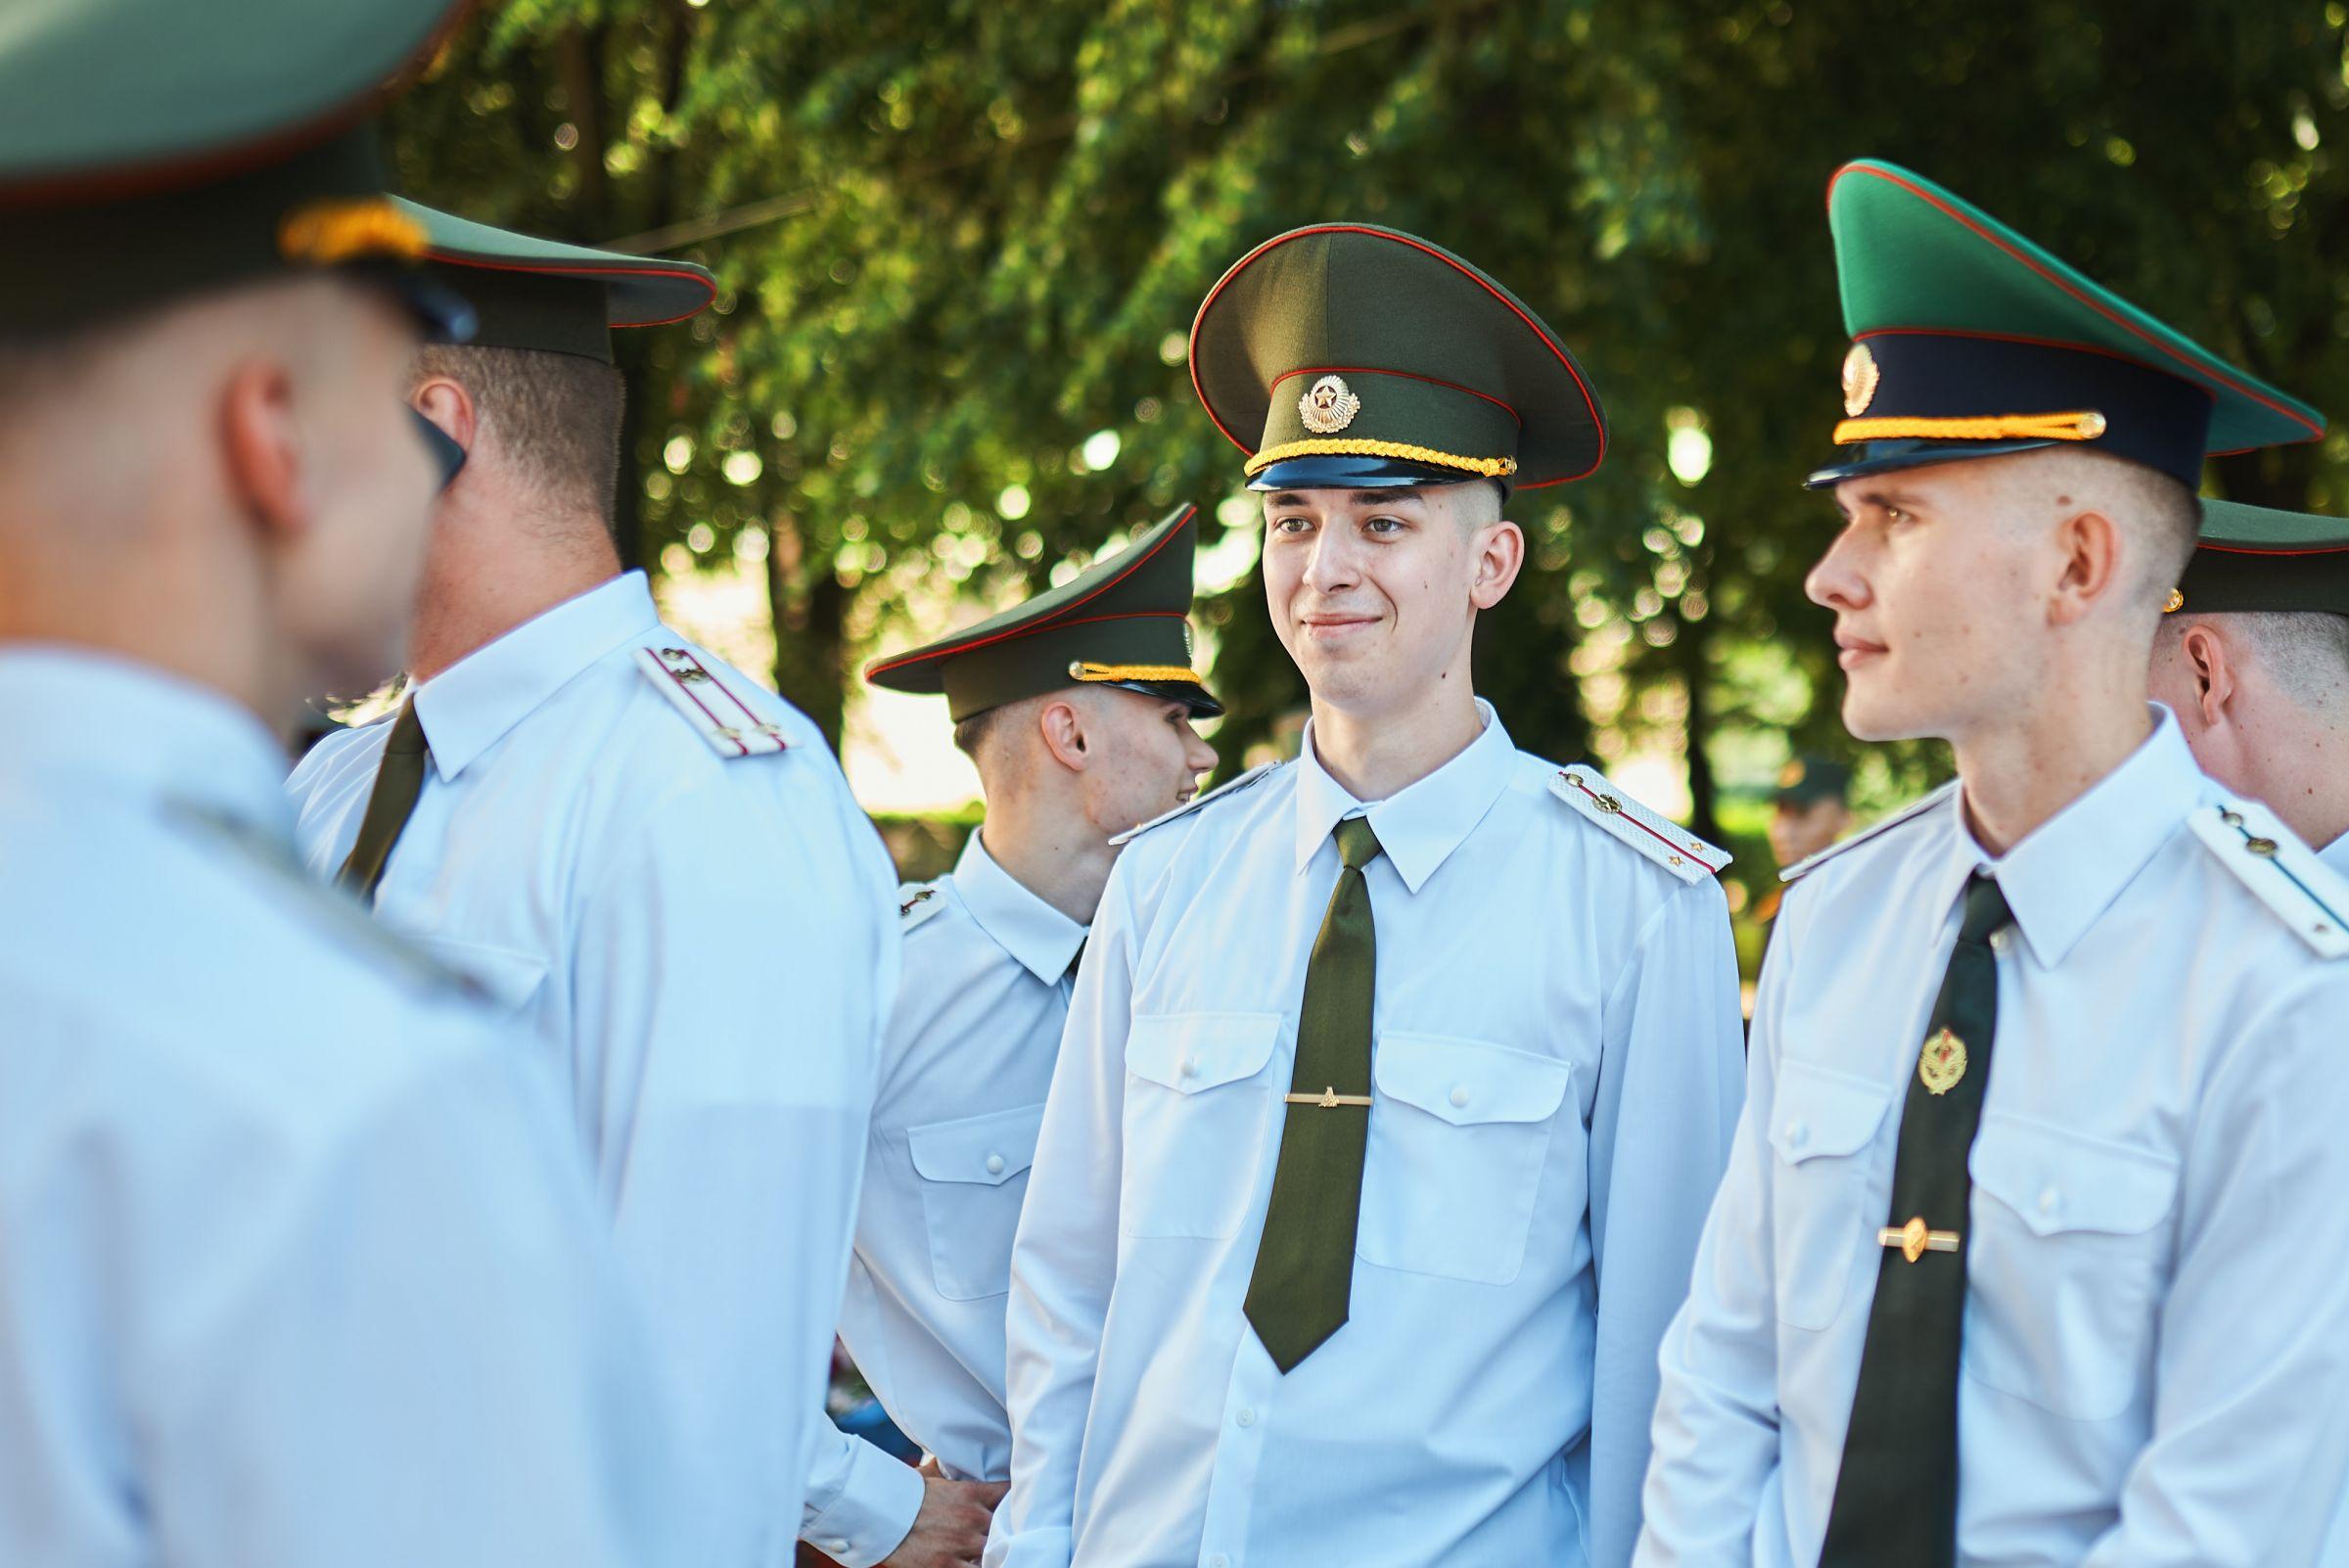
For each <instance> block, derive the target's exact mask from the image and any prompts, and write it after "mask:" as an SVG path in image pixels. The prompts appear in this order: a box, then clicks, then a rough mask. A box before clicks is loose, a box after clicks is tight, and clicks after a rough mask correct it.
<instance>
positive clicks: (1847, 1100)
mask: <svg viewBox="0 0 2349 1568" xmlns="http://www.w3.org/2000/svg"><path fill="white" fill-rule="evenodd" d="M1891 1103H1892V1091H1891V1090H1890V1089H1888V1088H1886V1087H1885V1086H1884V1085H1883V1084H1873V1083H1870V1082H1868V1081H1867V1080H1866V1079H1864V1078H1855V1077H1853V1076H1851V1075H1850V1074H1848V1073H1838V1072H1835V1071H1833V1070H1832V1069H1830V1068H1824V1067H1819V1066H1816V1065H1814V1064H1813V1063H1810V1062H1804V1061H1798V1060H1796V1059H1794V1058H1792V1057H1788V1058H1785V1059H1784V1060H1782V1061H1780V1062H1779V1064H1778V1087H1777V1098H1776V1100H1775V1101H1774V1102H1773V1121H1772V1123H1771V1129H1770V1146H1771V1148H1772V1150H1773V1151H1774V1152H1775V1154H1776V1156H1777V1169H1776V1172H1775V1176H1776V1189H1775V1191H1773V1194H1772V1198H1771V1224H1772V1228H1773V1235H1772V1237H1771V1254H1772V1257H1773V1259H1774V1260H1775V1263H1776V1270H1777V1302H1778V1320H1779V1321H1780V1322H1782V1323H1785V1324H1786V1325H1787V1326H1789V1327H1791V1328H1802V1329H1810V1330H1814V1331H1816V1330H1819V1329H1822V1328H1825V1327H1826V1326H1827V1325H1828V1324H1830V1323H1832V1322H1833V1321H1834V1320H1835V1317H1836V1314H1838V1313H1840V1312H1841V1311H1842V1310H1843V1304H1844V1300H1845V1298H1846V1297H1847V1296H1848V1295H1849V1294H1850V1285H1851V1278H1852V1262H1853V1260H1854V1259H1855V1258H1857V1257H1859V1256H1860V1255H1862V1254H1864V1253H1865V1254H1866V1255H1867V1256H1869V1257H1871V1258H1872V1257H1874V1256H1875V1255H1876V1251H1877V1249H1876V1245H1875V1240H1876V1232H1877V1230H1879V1229H1880V1228H1882V1226H1883V1223H1884V1215H1883V1213H1882V1208H1883V1203H1884V1200H1883V1199H1881V1198H1871V1197H1870V1196H1869V1192H1868V1172H1869V1168H1870V1165H1871V1163H1872V1162H1871V1161H1870V1159H1869V1152H1870V1150H1871V1148H1872V1146H1873V1144H1874V1142H1875V1136H1876V1130H1877V1129H1878V1128H1879V1127H1881V1126H1882V1125H1883V1122H1884V1112H1885V1109H1886V1107H1888V1106H1889V1105H1890V1104H1891Z"/></svg>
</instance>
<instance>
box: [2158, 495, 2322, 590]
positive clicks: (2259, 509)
mask: <svg viewBox="0 0 2349 1568" xmlns="http://www.w3.org/2000/svg"><path fill="white" fill-rule="evenodd" d="M2168 608H2169V610H2170V611H2171V612H2173V613H2176V612H2180V611H2183V612H2186V613H2188V614H2191V613H2194V612H2196V611H2206V610H2207V611H2225V610H2323V611H2327V612H2329V613H2331V614H2333V615H2336V616H2349V522H2343V521H2342V520H2341V519H2339V518H2337V517H2325V516H2322V515H2321V514H2318V513H2315V512H2282V511H2277V510H2275V509H2273V508H2270V507H2265V506H2247V505H2245V504H2244V503H2242V502H2240V501H2204V502H2203V503H2202V531H2201V533H2200V535H2199V536H2198V537H2197V538H2196V539H2195V540H2194V553H2193V556H2192V558H2191V559H2189V560H2188V562H2187V564H2186V576H2184V577H2182V578H2181V579H2180V580H2179V583H2178V591H2177V592H2176V593H2173V594H2172V595H2170V602H2169V606H2168Z"/></svg>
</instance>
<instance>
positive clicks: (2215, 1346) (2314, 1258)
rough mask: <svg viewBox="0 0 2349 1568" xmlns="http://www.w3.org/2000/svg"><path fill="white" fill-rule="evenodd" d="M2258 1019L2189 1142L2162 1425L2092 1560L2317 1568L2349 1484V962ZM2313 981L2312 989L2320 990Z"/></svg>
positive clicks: (2161, 1566) (2163, 1368) (2163, 1373)
mask: <svg viewBox="0 0 2349 1568" xmlns="http://www.w3.org/2000/svg"><path fill="white" fill-rule="evenodd" d="M2328 967H2329V969H2330V971H2331V973H2329V974H2328V975H2327V976H2326V981H2327V982H2328V984H2326V986H2325V987H2324V988H2323V989H2322V990H2315V989H2314V988H2304V989H2300V992H2299V995H2298V996H2297V997H2296V998H2294V999H2293V1001H2292V1002H2291V1003H2290V1004H2289V1005H2283V1004H2279V1005H2278V1006H2276V1007H2274V1008H2272V1009H2271V1010H2270V1012H2269V1015H2268V1016H2267V1017H2265V1018H2260V1019H2253V1020H2250V1021H2247V1022H2246V1024H2245V1026H2244V1028H2243V1031H2242V1036H2241V1038H2240V1040H2239V1041H2238V1042H2237V1046H2236V1049H2235V1051H2234V1056H2233V1057H2232V1059H2231V1060H2230V1061H2228V1063H2227V1064H2226V1065H2225V1066H2223V1067H2222V1068H2221V1069H2220V1070H2219V1072H2218V1073H2217V1074H2216V1075H2215V1076H2214V1079H2213V1081H2212V1082H2211V1084H2209V1087H2208V1089H2207V1091H2206V1093H2205V1095H2204V1099H2203V1111H2202V1114H2201V1115H2200V1116H2199V1117H2198V1118H2197V1119H2196V1125H2195V1128H2194V1130H2193V1134H2192V1136H2191V1138H2190V1139H2189V1140H2188V1145H2187V1156H2186V1165H2185V1172H2186V1176H2185V1183H2186V1184H2185V1188H2184V1190H2183V1192H2182V1193H2181V1195H2180V1202H2179V1221H2178V1240H2177V1255H2176V1266H2175V1271H2174V1273H2173V1274H2172V1276H2171V1279H2170V1287H2169V1294H2168V1297H2167V1299H2166V1300H2165V1301H2164V1303H2163V1305H2162V1309H2161V1317H2160V1330H2159V1340H2158V1344H2159V1349H2158V1350H2157V1352H2156V1353H2155V1359H2154V1371H2153V1377H2154V1395H2153V1432H2152V1437H2151V1440H2150V1441H2149V1442H2147V1443H2146V1445H2145V1447H2144V1449H2143V1450H2142V1452H2141V1453H2139V1455H2138V1457H2137V1461H2136V1463H2135V1464H2134V1466H2133V1467H2132V1468H2131V1470H2130V1473H2129V1477H2128V1479H2127V1481H2126V1482H2125V1483H2124V1485H2123V1488H2122V1493H2121V1512H2120V1520H2119V1522H2118V1523H2117V1524H2116V1525H2115V1526H2114V1527H2113V1528H2112V1529H2111V1530H2110V1531H2108V1532H2106V1534H2105V1535H2104V1536H2103V1537H2102V1538H2101V1539H2099V1540H2098V1541H2097V1542H2096V1545H2095V1546H2093V1547H2092V1548H2091V1549H2090V1551H2089V1553H2088V1555H2087V1556H2085V1557H2083V1558H2082V1559H2081V1562H2082V1564H2083V1568H2120V1565H2124V1564H2125V1565H2127V1568H2187V1565H2192V1568H2251V1565H2253V1564H2260V1565H2263V1568H2303V1565H2308V1564H2315V1563H2318V1562H2325V1563H2327V1564H2337V1563H2339V1562H2341V1561H2343V1560H2349V1559H2344V1558H2343V1557H2342V1556H2340V1555H2338V1553H2339V1552H2340V1550H2341V1545H2343V1544H2342V1543H2339V1542H2336V1543H2334V1545H2333V1546H2332V1548H2331V1550H2332V1553H2333V1554H2332V1555H2326V1554H2324V1553H2323V1551H2322V1550H2321V1548H2322V1547H2323V1545H2324V1542H2325V1538H2326V1530H2327V1527H2328V1526H2330V1525H2332V1524H2334V1523H2335V1522H2336V1521H2335V1517H2334V1516H2335V1515H2336V1514H2337V1513H2338V1512H2339V1511H2340V1510H2341V1508H2342V1499H2343V1497H2344V1493H2345V1488H2349V1400H2345V1399H2344V1398H2343V1397H2342V1389H2343V1386H2344V1380H2345V1379H2344V1370H2343V1367H2344V1361H2343V1350H2342V1347H2343V1346H2344V1345H2349V1268H2343V1267H2342V1263H2341V1257H2340V1251H2339V1248H2338V1247H2337V1246H2333V1245H2331V1244H2329V1241H2328V1240H2327V1238H2332V1237H2337V1236H2338V1234H2339V1229H2340V1197H2341V1194H2342V1193H2343V1192H2344V1191H2349V1138H2344V1137H2343V1136H2342V1133H2341V1129H2342V1128H2343V1127H2344V1126H2349V1072H2344V1071H2343V1063H2342V1059H2341V1049H2340V1047H2341V1039H2342V1035H2341V1019H2342V1017H2343V1016H2344V1015H2349V964H2338V963H2336V964H2333V965H2330V966H2328ZM2312 991H2313V992H2314V993H2313V994H2312Z"/></svg>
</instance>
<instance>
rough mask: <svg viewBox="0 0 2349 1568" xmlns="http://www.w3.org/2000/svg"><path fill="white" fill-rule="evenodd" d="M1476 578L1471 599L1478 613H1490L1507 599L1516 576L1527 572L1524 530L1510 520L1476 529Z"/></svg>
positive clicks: (1471, 581) (1471, 580) (1471, 584)
mask: <svg viewBox="0 0 2349 1568" xmlns="http://www.w3.org/2000/svg"><path fill="white" fill-rule="evenodd" d="M1475 548H1476V557H1475V568H1476V571H1475V576H1473V577H1472V578H1470V580H1469V583H1468V599H1469V602H1470V603H1472V604H1474V605H1475V606H1476V607H1477V608H1478V609H1479V610H1490V609H1492V608H1493V607H1494V606H1495V605H1497V604H1498V603H1500V601H1501V600H1502V599H1503V598H1504V597H1506V596H1507V594H1508V591H1509V587H1510V585H1511V584H1512V583H1514V582H1515V581H1516V580H1517V574H1518V573H1519V572H1521V571H1523V570H1524V569H1525V530H1523V529H1521V528H1519V527H1518V526H1517V525H1516V524H1514V523H1512V522H1510V521H1509V520H1508V519H1507V518H1502V519H1501V520H1500V521H1499V522H1497V523H1489V524H1487V525H1486V526H1485V527H1483V528H1481V529H1479V530H1476V540H1475Z"/></svg>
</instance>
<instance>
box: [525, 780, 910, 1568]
mask: <svg viewBox="0 0 2349 1568" xmlns="http://www.w3.org/2000/svg"><path fill="white" fill-rule="evenodd" d="M819 764H820V765H821V766H823V767H824V768H827V769H828V768H829V760H828V759H822V758H816V757H808V758H805V759H803V758H801V757H798V756H796V755H793V754H786V755H785V756H783V757H781V758H771V759H770V758H751V759H745V760H742V761H734V762H727V763H723V764H719V765H718V767H717V768H716V769H715V770H714V771H712V772H706V773H704V774H703V775H702V777H701V779H700V780H699V781H698V782H696V783H694V784H691V785H689V786H686V787H684V788H681V789H678V790H676V791H674V792H673V793H671V794H670V795H669V796H668V798H665V799H658V800H648V801H645V802H642V803H641V804H640V806H639V807H637V808H636V811H635V819H634V820H632V821H631V822H630V823H629V824H628V831H627V835H626V837H625V839H624V841H623V842H622V844H621V845H620V846H619V847H618V848H617V850H616V851H615V853H613V854H612V856H611V857H610V858H609V859H608V860H607V861H606V863H605V865H604V866H603V868H602V872H601V875H600V878H599V880H598V881H597V882H596V883H595V884H594V885H593V886H592V887H591V889H590V891H588V892H587V893H586V895H585V896H584V899H583V901H582V905H581V908H580V911H579V915H578V922H579V932H578V939H577V941H576V944H575V945H574V946H573V949H572V951H573V958H572V967H571V971H570V973H569V974H568V975H567V976H566V977H564V983H566V984H568V985H570V986H571V987H572V989H573V992H574V997H573V1000H574V1006H575V1009H576V1012H575V1030H574V1039H573V1042H572V1052H573V1060H572V1063H571V1067H572V1072H573V1075H574V1078H575V1093H576V1096H577V1100H578V1110H579V1114H580V1115H581V1116H582V1118H583V1119H585V1120H586V1121H587V1122H588V1123H589V1125H590V1126H592V1127H593V1128H595V1129H596V1130H597V1131H596V1134H595V1136H594V1138H593V1141H594V1143H595V1145H596V1151H597V1165H598V1176H599V1180H600V1182H601V1185H602V1187H603V1189H604V1197H605V1200H606V1201H607V1202H608V1203H609V1204H610V1205H611V1206H612V1210H613V1223H614V1234H615V1236H616V1237H617V1240H618V1243H619V1248H620V1254H621V1259H622V1264H623V1266H624V1267H625V1268H626V1269H627V1272H628V1275H629V1277H630V1278H631V1279H632V1280H633V1281H634V1282H635V1284H636V1286H637V1288H638V1289H639V1290H640V1292H641V1293H642V1295H643V1297H644V1300H645V1305H646V1308H647V1311H648V1314H649V1315H650V1318H651V1322H652V1329H653V1335H654V1339H655V1341H656V1344H657V1347H658V1349H659V1351H660V1353H661V1357H662V1360H663V1364H664V1366H665V1368H666V1370H667V1372H668V1375H669V1378H670V1384H671V1399H672V1403H673V1405H674V1406H675V1408H676V1410H677V1414H678V1419H679V1426H680V1429H681V1430H680V1433H679V1451H680V1453H681V1455H682V1456H683V1459H684V1463H685V1467H686V1472H687V1477H686V1478H687V1481H688V1483H689V1484H690V1485H692V1486H693V1487H694V1488H695V1489H696V1491H697V1493H698V1495H699V1498H700V1504H701V1507H702V1509H703V1516H704V1517H705V1518H706V1519H707V1520H708V1522H709V1533H708V1539H709V1543H710V1544H709V1560H711V1561H714V1562H725V1563H741V1564H760V1565H769V1564H772V1565H781V1564H784V1563H788V1562H789V1561H790V1558H791V1555H792V1552H793V1550H794V1546H793V1543H794V1542H796V1540H797V1539H798V1537H799V1533H800V1522H801V1505H802V1500H803V1499H804V1497H805V1495H806V1482H807V1474H808V1469H807V1460H808V1450H807V1444H808V1438H809V1435H810V1433H811V1432H812V1431H813V1430H814V1428H813V1424H812V1423H813V1420H814V1418H815V1417H816V1416H817V1415H818V1414H819V1413H820V1411H821V1407H822V1401H823V1396H824V1391H825V1387H826V1383H827V1380H828V1377H829V1373H830V1368H831V1352H832V1341H833V1333H834V1328H835V1325H836V1324H837V1323H838V1321H839V1314H840V1304H841V1295H842V1291H843V1288H844V1285H845V1283H846V1279H847V1275H848V1267H849V1245H850V1233H851V1226H852V1220H853V1215H854V1211H855V1206H856V1197H857V1189H858V1186H859V1184H860V1182H861V1179H862V1174H863V1160H864V1140H865V1134H866V1128H867V1123H868V1121H869V1118H870V1116H871V1111H872V1102H873V1094H874V1086H875V1079H876V1075H877V1072H878V1063H879V1051H880V1028H881V1022H882V1020H883V1019H884V1017H885V1016H886V1010H887V1007H888V1005H889V1001H890V998H891V997H892V995H893V994H894V992H895V989H896V984H897V966H898V922H897V919H896V909H895V906H894V904H892V903H891V901H890V886H891V885H890V882H889V873H888V867H887V863H886V856H885V855H884V854H883V853H882V852H881V849H880V844H879V841H878V839H877V838H876V836H875V835H874V833H873V831H872V829H871V827H870V826H869V824H867V823H865V822H864V821H863V820H862V819H861V818H860V817H857V816H856V815H855V814H854V813H853V811H852V808H851V807H848V806H847V803H846V802H845V794H846V790H845V786H841V787H840V788H839V789H838V790H833V789H831V788H829V787H828V786H829V785H832V784H836V783H837V782H838V780H837V775H836V774H835V775H834V776H833V778H832V779H830V780H820V779H819V780H806V781H805V782H806V784H807V785H808V787H807V788H806V789H805V790H798V791H795V792H793V793H791V794H789V795H786V796H783V797H782V798H778V795H777V792H778V790H779V789H780V788H781V786H780V785H779V784H778V782H777V781H776V780H775V779H774V778H773V777H772V776H771V775H770V774H766V773H764V772H763V770H765V769H770V768H789V767H793V766H801V765H804V766H808V767H815V766H818V765H819ZM834 795H838V796H840V797H843V799H840V800H835V799H833V798H832V797H833V796H834Z"/></svg>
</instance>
